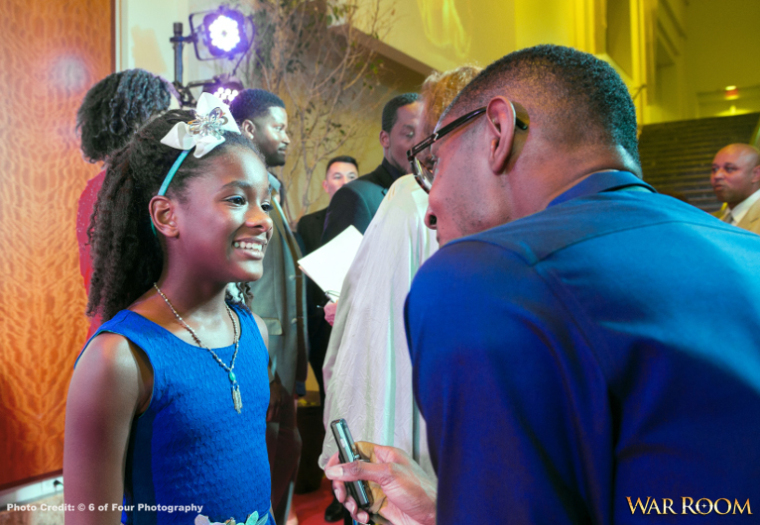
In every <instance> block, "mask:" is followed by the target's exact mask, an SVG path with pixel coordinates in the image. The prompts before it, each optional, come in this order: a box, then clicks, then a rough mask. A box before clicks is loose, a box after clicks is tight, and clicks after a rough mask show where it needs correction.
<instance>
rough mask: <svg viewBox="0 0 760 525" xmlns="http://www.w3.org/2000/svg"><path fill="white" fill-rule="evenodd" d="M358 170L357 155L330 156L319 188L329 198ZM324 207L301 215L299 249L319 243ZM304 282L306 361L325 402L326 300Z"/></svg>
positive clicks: (305, 251) (311, 283)
mask: <svg viewBox="0 0 760 525" xmlns="http://www.w3.org/2000/svg"><path fill="white" fill-rule="evenodd" d="M358 173H359V164H358V163H357V162H356V159H355V158H353V157H349V156H348V155H342V156H339V157H335V158H332V159H330V161H329V162H328V163H327V170H326V171H325V180H323V181H322V188H324V190H325V192H326V193H327V194H328V195H329V196H330V199H332V197H333V195H335V192H337V191H338V190H339V189H340V188H342V187H343V186H344V185H345V184H347V183H349V182H351V181H352V180H355V179H356V177H357V176H358ZM326 216H327V208H322V209H321V210H317V211H315V212H314V213H309V214H307V215H304V216H303V217H301V220H299V221H298V226H296V234H297V235H298V237H299V238H300V240H301V241H302V244H301V251H302V252H303V254H304V255H309V254H310V253H311V252H313V251H314V250H316V249H317V248H319V247H320V246H321V240H322V232H323V231H324V227H325V217H326ZM306 282H307V284H306V304H307V313H308V316H309V319H308V324H307V327H308V332H309V362H310V363H311V367H312V369H313V370H314V375H315V377H316V379H317V383H319V396H320V399H321V400H322V401H323V402H324V399H325V389H324V384H323V381H322V362H323V361H324V359H325V351H326V350H327V343H328V341H329V340H330V330H331V326H330V325H329V324H328V323H327V321H325V316H324V312H323V311H322V306H324V305H325V303H326V302H327V297H326V296H325V294H324V292H323V291H322V289H321V288H320V287H319V286H317V284H316V283H315V282H314V281H312V280H311V279H308V278H307V281H306Z"/></svg>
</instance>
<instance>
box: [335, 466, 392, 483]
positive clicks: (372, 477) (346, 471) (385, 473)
mask: <svg viewBox="0 0 760 525" xmlns="http://www.w3.org/2000/svg"><path fill="white" fill-rule="evenodd" d="M390 469H391V465H390V464H388V463H367V462H366V461H354V462H352V463H340V464H338V465H333V466H331V467H327V468H326V469H325V476H327V477H328V478H329V479H332V480H337V481H359V480H366V481H374V482H375V483H377V484H378V485H381V486H382V485H383V483H384V482H386V481H388V480H389V478H390V476H391V470H390Z"/></svg>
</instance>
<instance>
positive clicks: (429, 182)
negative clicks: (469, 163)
mask: <svg viewBox="0 0 760 525" xmlns="http://www.w3.org/2000/svg"><path fill="white" fill-rule="evenodd" d="M485 112H486V106H483V107H482V108H478V109H476V110H474V111H470V112H469V113H467V114H465V115H462V116H461V117H459V118H458V119H456V120H455V121H453V122H451V123H449V124H447V125H445V126H444V127H442V128H441V129H439V130H438V131H437V132H436V133H433V134H432V135H430V136H429V137H428V138H426V139H425V140H423V141H422V142H420V143H419V144H417V145H416V146H414V147H413V148H412V149H410V150H409V151H407V152H406V158H407V159H408V160H409V163H410V164H411V165H412V174H413V175H414V178H415V179H416V180H417V182H418V183H419V185H420V186H421V187H422V189H423V190H425V192H426V193H430V188H431V187H432V186H433V178H434V173H433V169H432V166H430V165H428V163H427V162H424V161H421V160H419V159H418V158H417V155H419V154H420V153H422V152H423V151H425V150H426V149H428V148H430V147H432V145H433V144H434V143H435V142H436V141H437V140H440V139H441V138H443V137H444V136H446V135H448V134H449V133H451V132H452V131H454V130H455V129H457V128H460V127H462V126H464V125H465V124H467V123H468V122H470V121H471V120H474V119H475V118H476V117H479V116H480V115H482V114H483V113H485ZM515 125H516V127H518V128H519V129H521V130H523V131H526V130H527V129H528V125H527V124H526V123H525V122H523V121H522V120H520V119H519V118H516V119H515Z"/></svg>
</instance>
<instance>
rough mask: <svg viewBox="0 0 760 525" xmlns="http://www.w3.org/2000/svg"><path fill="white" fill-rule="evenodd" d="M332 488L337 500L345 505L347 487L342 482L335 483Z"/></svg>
mask: <svg viewBox="0 0 760 525" xmlns="http://www.w3.org/2000/svg"><path fill="white" fill-rule="evenodd" d="M332 488H333V494H335V499H337V500H338V501H340V502H341V503H343V502H344V501H345V500H346V486H345V485H344V484H343V482H342V481H333V482H332Z"/></svg>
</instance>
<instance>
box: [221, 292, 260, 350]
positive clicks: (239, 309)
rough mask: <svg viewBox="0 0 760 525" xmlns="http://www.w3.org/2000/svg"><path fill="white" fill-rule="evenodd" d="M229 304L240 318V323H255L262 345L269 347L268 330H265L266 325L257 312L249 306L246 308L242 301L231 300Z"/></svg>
mask: <svg viewBox="0 0 760 525" xmlns="http://www.w3.org/2000/svg"><path fill="white" fill-rule="evenodd" d="M229 304H230V307H231V308H232V309H233V310H234V311H235V313H237V314H238V318H239V319H240V322H241V323H246V322H252V323H253V324H255V325H256V328H258V330H259V334H261V338H262V339H263V340H264V345H265V346H266V347H267V348H269V332H268V330H267V325H266V324H265V323H264V320H263V319H262V318H261V317H259V316H258V315H257V314H255V313H253V312H252V311H251V310H250V308H248V307H247V306H246V305H245V304H243V303H235V302H231V303H229Z"/></svg>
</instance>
